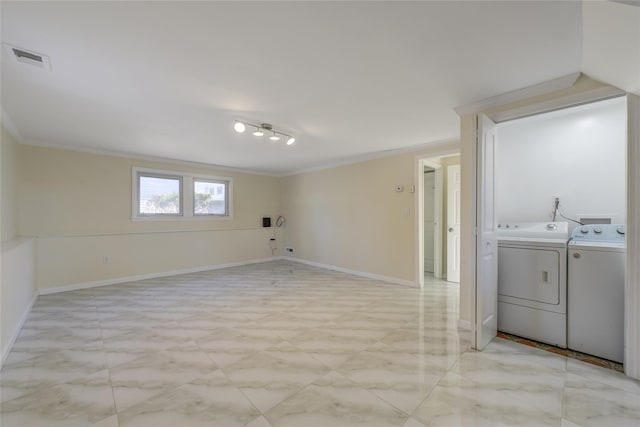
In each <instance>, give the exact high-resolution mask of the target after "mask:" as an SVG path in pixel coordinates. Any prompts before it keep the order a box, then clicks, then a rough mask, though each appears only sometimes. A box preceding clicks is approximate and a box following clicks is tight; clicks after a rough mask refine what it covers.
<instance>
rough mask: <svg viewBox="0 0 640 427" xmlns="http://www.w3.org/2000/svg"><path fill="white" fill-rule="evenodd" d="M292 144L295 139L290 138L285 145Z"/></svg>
mask: <svg viewBox="0 0 640 427" xmlns="http://www.w3.org/2000/svg"><path fill="white" fill-rule="evenodd" d="M294 142H296V139H295V138H294V137H291V138H289V139H288V140H287V145H293V143H294Z"/></svg>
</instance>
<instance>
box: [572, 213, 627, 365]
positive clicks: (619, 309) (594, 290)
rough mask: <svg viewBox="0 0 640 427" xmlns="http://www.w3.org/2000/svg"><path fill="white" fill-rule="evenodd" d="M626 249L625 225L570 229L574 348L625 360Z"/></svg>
mask: <svg viewBox="0 0 640 427" xmlns="http://www.w3.org/2000/svg"><path fill="white" fill-rule="evenodd" d="M625 253H626V244H625V226H624V225H620V224H601V225H599V224H594V225H585V226H582V227H578V228H576V229H575V230H574V231H573V233H572V234H571V241H570V242H569V267H568V268H569V303H568V313H567V314H568V318H567V322H568V328H567V329H568V347H569V348H570V349H572V350H576V351H579V352H582V353H587V354H591V355H594V356H598V357H602V358H604V359H609V360H613V361H616V362H622V361H623V353H624V275H625Z"/></svg>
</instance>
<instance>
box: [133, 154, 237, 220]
mask: <svg viewBox="0 0 640 427" xmlns="http://www.w3.org/2000/svg"><path fill="white" fill-rule="evenodd" d="M141 174H142V175H143V176H149V175H151V176H154V177H158V178H171V179H176V178H177V179H180V182H181V184H180V211H181V212H182V213H181V214H180V215H178V214H140V212H139V209H140V201H139V197H140V196H139V193H140V188H139V180H138V177H139V176H140V175H141ZM194 181H206V182H217V183H224V184H226V192H227V194H226V196H227V197H226V207H227V209H226V211H227V214H226V215H220V214H194ZM230 219H233V178H231V177H228V176H213V175H202V174H194V173H190V172H181V171H175V170H164V169H149V168H141V167H136V166H134V167H132V168H131V220H132V221H185V220H187V221H193V220H230Z"/></svg>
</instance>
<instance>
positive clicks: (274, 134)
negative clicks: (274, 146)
mask: <svg viewBox="0 0 640 427" xmlns="http://www.w3.org/2000/svg"><path fill="white" fill-rule="evenodd" d="M269 139H270V140H272V141H280V137H279V136H278V135H276V133H275V132H274V133H273V135H271V136H270V137H269Z"/></svg>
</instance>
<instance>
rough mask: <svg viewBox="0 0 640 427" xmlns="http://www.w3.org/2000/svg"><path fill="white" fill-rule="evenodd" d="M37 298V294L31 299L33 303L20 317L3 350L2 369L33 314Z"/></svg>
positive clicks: (30, 303)
mask: <svg viewBox="0 0 640 427" xmlns="http://www.w3.org/2000/svg"><path fill="white" fill-rule="evenodd" d="M36 298H38V293H37V292H36V293H35V294H34V295H33V298H31V301H30V302H29V305H27V308H25V310H24V312H23V313H22V316H20V321H19V322H18V324H17V325H16V327H15V329H14V330H13V333H12V334H11V339H10V340H9V342H7V345H6V346H5V347H4V348H3V349H2V360H1V361H0V368H2V366H4V361H5V360H6V359H7V356H9V353H11V348H13V344H14V343H15V342H16V339H18V335H20V331H21V330H22V327H23V326H24V322H26V321H27V317H29V313H31V308H33V304H34V303H35V302H36Z"/></svg>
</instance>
